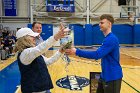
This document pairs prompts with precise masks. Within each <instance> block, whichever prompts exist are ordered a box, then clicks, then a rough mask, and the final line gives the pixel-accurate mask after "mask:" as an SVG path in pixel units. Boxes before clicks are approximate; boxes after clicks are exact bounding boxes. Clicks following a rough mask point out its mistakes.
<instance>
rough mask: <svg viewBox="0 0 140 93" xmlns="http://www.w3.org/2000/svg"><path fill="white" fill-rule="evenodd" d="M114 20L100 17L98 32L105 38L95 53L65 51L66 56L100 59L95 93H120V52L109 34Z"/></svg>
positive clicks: (77, 50)
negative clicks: (100, 69) (99, 70)
mask: <svg viewBox="0 0 140 93" xmlns="http://www.w3.org/2000/svg"><path fill="white" fill-rule="evenodd" d="M113 23H114V18H113V17H112V15H109V14H103V15H101V17H100V23H99V26H100V30H101V31H102V32H103V34H104V36H105V38H104V40H103V43H102V45H101V46H100V47H99V48H98V49H97V50H96V51H86V50H81V49H76V48H71V49H67V50H66V54H70V55H76V56H79V57H84V58H89V59H96V60H97V59H101V68H102V72H101V76H100V79H99V82H98V88H97V91H96V93H120V90H121V81H122V77H123V73H122V67H121V65H120V52H119V41H118V38H117V37H116V36H115V35H114V34H113V33H112V32H111V28H112V24H113Z"/></svg>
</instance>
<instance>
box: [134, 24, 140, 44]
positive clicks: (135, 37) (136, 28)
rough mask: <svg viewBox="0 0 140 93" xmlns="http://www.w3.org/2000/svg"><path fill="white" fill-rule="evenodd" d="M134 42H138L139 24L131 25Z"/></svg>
mask: <svg viewBox="0 0 140 93" xmlns="http://www.w3.org/2000/svg"><path fill="white" fill-rule="evenodd" d="M133 32H134V44H140V24H136V25H134V26H133Z"/></svg>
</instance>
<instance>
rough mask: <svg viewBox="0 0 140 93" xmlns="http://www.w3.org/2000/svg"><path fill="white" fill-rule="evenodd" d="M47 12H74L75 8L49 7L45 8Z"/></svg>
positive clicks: (64, 6)
mask: <svg viewBox="0 0 140 93" xmlns="http://www.w3.org/2000/svg"><path fill="white" fill-rule="evenodd" d="M47 12H75V6H67V5H63V6H60V5H51V6H47Z"/></svg>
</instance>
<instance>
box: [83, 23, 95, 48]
mask: <svg viewBox="0 0 140 93" xmlns="http://www.w3.org/2000/svg"><path fill="white" fill-rule="evenodd" d="M92 32H93V31H92V24H86V25H85V46H90V45H92V41H93V36H92V35H93V34H92Z"/></svg>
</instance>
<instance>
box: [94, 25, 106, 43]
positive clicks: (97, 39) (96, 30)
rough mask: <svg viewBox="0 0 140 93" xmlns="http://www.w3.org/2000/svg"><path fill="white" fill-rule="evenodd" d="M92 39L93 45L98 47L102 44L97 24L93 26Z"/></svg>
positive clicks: (101, 34)
mask: <svg viewBox="0 0 140 93" xmlns="http://www.w3.org/2000/svg"><path fill="white" fill-rule="evenodd" d="M92 36H93V37H92V38H93V41H92V43H93V45H100V44H102V42H103V39H104V35H103V33H102V31H101V30H100V27H99V24H95V25H93V31H92Z"/></svg>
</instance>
